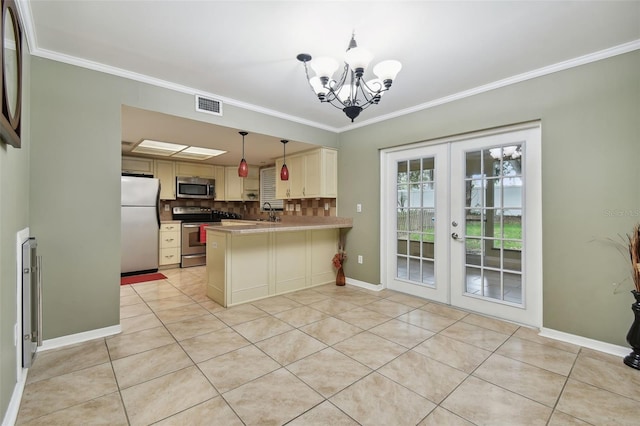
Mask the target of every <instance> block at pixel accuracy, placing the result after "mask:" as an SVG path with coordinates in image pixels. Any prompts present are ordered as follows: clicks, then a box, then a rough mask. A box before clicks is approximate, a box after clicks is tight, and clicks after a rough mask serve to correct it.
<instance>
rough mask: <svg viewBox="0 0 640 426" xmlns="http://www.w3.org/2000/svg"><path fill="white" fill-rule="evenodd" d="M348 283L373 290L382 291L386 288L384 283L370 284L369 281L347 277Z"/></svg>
mask: <svg viewBox="0 0 640 426" xmlns="http://www.w3.org/2000/svg"><path fill="white" fill-rule="evenodd" d="M346 283H347V284H349V285H353V286H356V287H360V288H364V289H367V290H372V291H382V290H384V286H383V285H382V284H377V285H376V284H370V283H368V282H365V281H358V280H354V279H353V278H347V279H346Z"/></svg>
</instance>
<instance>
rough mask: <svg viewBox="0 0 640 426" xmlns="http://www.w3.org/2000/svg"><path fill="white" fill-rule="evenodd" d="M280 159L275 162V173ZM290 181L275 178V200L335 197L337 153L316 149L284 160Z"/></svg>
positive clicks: (278, 168) (331, 150) (278, 167)
mask: <svg viewBox="0 0 640 426" xmlns="http://www.w3.org/2000/svg"><path fill="white" fill-rule="evenodd" d="M281 168H282V159H281V158H279V159H278V160H276V173H279V171H280V169H281ZM287 168H288V169H289V180H288V181H283V180H281V179H280V178H279V177H277V178H276V198H281V199H290V198H294V199H298V198H320V197H323V198H336V197H337V196H338V152H337V151H336V150H334V149H329V148H319V149H314V150H312V151H308V152H305V153H302V154H296V155H292V156H290V157H287Z"/></svg>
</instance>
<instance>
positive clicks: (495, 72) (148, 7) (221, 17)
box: [18, 0, 640, 148]
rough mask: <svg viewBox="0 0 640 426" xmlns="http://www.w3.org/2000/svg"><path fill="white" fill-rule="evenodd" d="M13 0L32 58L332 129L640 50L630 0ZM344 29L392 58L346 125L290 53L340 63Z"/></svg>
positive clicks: (636, 8)
mask: <svg viewBox="0 0 640 426" xmlns="http://www.w3.org/2000/svg"><path fill="white" fill-rule="evenodd" d="M18 3H19V5H20V10H21V14H22V15H23V21H24V22H25V31H26V34H27V39H28V42H29V47H30V50H31V53H32V54H34V55H37V56H42V57H48V58H52V59H56V60H61V61H65V62H69V63H74V64H77V65H81V66H87V67H89V68H94V69H100V70H105V71H111V72H115V73H117V74H120V75H127V73H135V74H136V75H133V74H131V75H132V76H133V78H137V79H141V80H143V81H156V82H158V83H159V84H162V85H165V86H167V85H168V86H171V85H179V86H180V87H181V88H182V89H185V88H186V89H188V90H191V91H193V92H194V93H201V94H205V95H208V96H213V97H217V98H218V99H221V100H223V101H224V102H225V104H232V105H239V106H243V107H247V108H250V109H256V110H259V111H263V112H267V113H269V114H273V115H276V116H280V117H285V118H289V119H291V120H294V121H298V122H303V123H307V124H311V125H314V126H317V127H320V128H324V129H328V130H333V131H336V132H340V131H344V130H348V129H350V128H353V127H355V126H361V125H364V124H367V123H371V122H375V121H379V120H382V119H385V118H388V117H390V116H394V115H399V114H402V113H406V112H408V111H413V110H416V109H422V108H424V107H428V106H429V105H434V104H437V103H441V102H444V101H446V100H447V99H452V98H455V97H459V96H461V95H464V94H468V93H474V91H478V90H480V91H481V90H486V89H488V88H490V87H496V86H500V85H503V84H504V83H506V82H508V81H518V80H522V79H525V78H528V77H531V76H535V75H540V74H544V73H547V72H550V70H555V69H562V68H563V67H566V66H567V64H569V65H570V64H576V63H583V62H588V61H589V60H593V58H598V57H606V56H609V55H611V54H616V53H620V52H625V51H630V50H635V49H639V48H640V2H639V1H626V2H614V1H603V2H598V1H588V2H587V1H574V2H569V1H544V2H543V1H469V2H461V1H438V2H435V1H242V0H236V1H214V0H209V1H177V0H174V1H133V0H132V1H96V0H94V1H77V0H76V1H64V0H56V1H53V0H50V1H40V0H38V1H36V0H31V1H27V2H18ZM354 30H355V32H356V39H357V41H358V44H359V46H361V47H366V48H368V49H369V50H371V51H372V52H373V53H374V61H373V64H375V63H377V62H378V61H380V60H384V59H397V60H399V61H401V62H402V64H403V68H402V70H401V71H400V73H399V74H398V77H397V78H396V81H394V84H393V87H392V88H391V90H390V92H389V93H387V94H386V95H385V96H384V97H383V99H382V101H381V103H380V104H379V105H375V106H372V107H371V108H369V109H367V110H365V111H363V112H362V114H361V115H360V117H358V118H357V119H356V122H355V123H354V124H353V125H352V124H351V123H350V122H349V120H348V119H347V117H346V116H345V115H344V114H343V113H342V112H341V111H340V110H338V109H335V108H333V107H331V106H330V105H324V104H320V103H319V101H318V100H317V99H316V98H315V95H314V94H313V93H312V91H311V89H310V88H309V86H308V84H307V82H306V79H305V76H304V67H303V65H302V64H301V63H300V62H299V61H297V60H296V55H297V54H298V53H301V52H305V53H310V54H311V55H313V56H315V57H318V56H333V57H335V58H336V59H340V58H341V57H342V55H343V53H344V51H345V49H346V47H347V44H348V42H349V38H350V36H351V33H352V31H354ZM602 51H604V52H602ZM594 53H595V55H594ZM585 55H588V56H585ZM576 58H579V59H577V60H576ZM574 60H575V61H574ZM565 61H571V62H568V63H565ZM558 64H560V65H558ZM478 88H479V89H478ZM150 130H151V129H150ZM232 130H233V132H237V131H238V130H244V129H232ZM160 137H161V136H160ZM238 138H239V137H238ZM239 139H240V138H239ZM239 139H238V140H239ZM272 139H273V138H272ZM123 140H127V139H126V138H125V137H124V135H123ZM247 141H249V139H247ZM170 142H180V141H175V140H170ZM271 142H272V143H274V144H275V143H276V142H278V139H273V140H272V141H271ZM276 145H279V144H276ZM202 146H205V144H203V145H202ZM247 148H248V146H247Z"/></svg>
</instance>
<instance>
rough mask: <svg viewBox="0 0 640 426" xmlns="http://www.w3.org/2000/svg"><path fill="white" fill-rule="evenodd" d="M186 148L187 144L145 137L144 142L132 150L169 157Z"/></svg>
mask: <svg viewBox="0 0 640 426" xmlns="http://www.w3.org/2000/svg"><path fill="white" fill-rule="evenodd" d="M185 148H187V145H179V144H175V143H169V142H160V141H154V140H150V139H145V140H143V141H142V142H140V144H138V146H136V147H135V148H133V149H132V150H131V152H137V153H139V154H152V155H160V156H164V157H168V156H171V155H173V154H175V153H176V152H180V151H182V150H183V149H185Z"/></svg>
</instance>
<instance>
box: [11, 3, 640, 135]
mask: <svg viewBox="0 0 640 426" xmlns="http://www.w3.org/2000/svg"><path fill="white" fill-rule="evenodd" d="M16 4H17V5H18V12H19V14H20V17H21V19H22V24H23V29H24V33H25V36H26V39H27V44H28V47H29V53H30V54H31V55H33V56H38V57H41V58H46V59H51V60H53V61H58V62H63V63H66V64H70V65H75V66H78V67H82V68H87V69H91V70H94V71H100V72H104V73H107V74H112V75H116V76H119V77H123V78H127V79H130V80H134V81H139V82H141V83H146V84H150V85H153V86H158V87H162V88H165V89H169V90H175V91H177V92H181V93H186V94H189V95H194V96H195V95H202V96H206V97H212V98H215V99H218V100H221V101H222V102H224V103H226V104H228V105H232V106H235V107H238V108H242V109H246V110H249V111H254V112H258V113H261V114H265V115H269V116H272V117H276V118H280V119H283V120H287V121H292V122H294V123H299V124H303V125H306V126H310V127H315V128H318V129H321V130H326V131H329V132H334V133H343V132H346V131H349V130H354V129H358V128H360V127H365V126H368V125H370V124H375V123H380V122H382V121H386V120H390V119H392V118H397V117H401V116H403V115H407V114H412V113H414V112H418V111H423V110H425V109H429V108H434V107H436V106H439V105H443V104H447V103H449V102H454V101H457V100H460V99H464V98H468V97H470V96H475V95H478V94H481V93H485V92H488V91H491V90H495V89H499V88H501V87H506V86H509V85H512V84H516V83H521V82H523V81H527V80H531V79H534V78H537V77H542V76H545V75H549V74H553V73H555V72H559V71H564V70H567V69H570V68H574V67H578V66H581V65H585V64H589V63H591V62H596V61H600V60H602V59H607V58H611V57H613V56H617V55H622V54H625V53H629V52H632V51H634V50H639V49H640V39H638V40H633V41H630V42H627V43H623V44H620V45H617V46H613V47H610V48H607V49H603V50H599V51H597V52H593V53H589V54H586V55H583V56H578V57H576V58H573V59H569V60H566V61H562V62H558V63H556V64H552V65H549V66H546V67H542V68H538V69H535V70H532V71H527V72H525V73H522V74H518V75H515V76H512V77H507V78H505V79H502V80H498V81H494V82H491V83H488V84H485V85H482V86H478V87H475V88H473V89H469V90H465V91H462V92H458V93H454V94H452V95H449V96H445V97H442V98H439V99H434V100H432V101H429V102H425V103H422V104H419V105H415V106H412V107H409V108H405V109H402V110H399V111H395V112H392V113H390V114H385V115H381V116H378V117H375V118H371V119H369V120H363V121H360V122H358V123H357V124H349V125H347V126H344V127H332V126H327V125H325V124H322V123H318V122H315V121H311V120H307V119H305V118H301V117H297V116H294V115H289V114H285V113H282V112H279V111H275V110H272V109H269V108H264V107H261V106H258V105H254V104H250V103H247V102H242V101H239V100H237V99H233V98H228V97H225V96H220V95H217V94H215V93H210V92H204V91H202V90H197V89H195V88H192V87H189V86H184V85H181V84H176V83H172V82H170V81H166V80H161V79H158V78H155V77H151V76H148V75H144V74H139V73H135V72H131V71H128V70H124V69H121V68H116V67H112V66H109V65H105V64H102V63H99V62H94V61H89V60H86V59H82V58H77V57H74V56H70V55H65V54H61V53H58V52H54V51H51V50H46V49H41V48H40V47H38V38H37V35H36V32H35V27H34V25H33V15H32V13H31V6H30V3H29V1H28V0H16Z"/></svg>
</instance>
